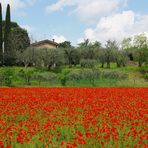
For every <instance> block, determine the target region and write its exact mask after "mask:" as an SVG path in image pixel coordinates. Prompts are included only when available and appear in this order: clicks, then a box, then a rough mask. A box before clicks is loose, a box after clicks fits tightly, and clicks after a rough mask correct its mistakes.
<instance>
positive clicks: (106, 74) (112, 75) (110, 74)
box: [102, 71, 128, 80]
mask: <svg viewBox="0 0 148 148" xmlns="http://www.w3.org/2000/svg"><path fill="white" fill-rule="evenodd" d="M102 77H103V78H105V79H114V80H119V79H126V78H127V77H128V74H127V73H121V72H117V71H103V73H102Z"/></svg>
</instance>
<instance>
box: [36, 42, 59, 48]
mask: <svg viewBox="0 0 148 148" xmlns="http://www.w3.org/2000/svg"><path fill="white" fill-rule="evenodd" d="M34 47H36V48H50V49H51V48H57V47H56V46H55V45H52V44H49V43H43V44H41V45H35V46H34Z"/></svg>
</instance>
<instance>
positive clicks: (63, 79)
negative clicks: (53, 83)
mask: <svg viewBox="0 0 148 148" xmlns="http://www.w3.org/2000/svg"><path fill="white" fill-rule="evenodd" d="M69 73H70V70H69V69H64V70H63V71H62V73H61V75H60V76H59V79H60V82H61V85H62V86H66V82H67V75H68V74H69Z"/></svg>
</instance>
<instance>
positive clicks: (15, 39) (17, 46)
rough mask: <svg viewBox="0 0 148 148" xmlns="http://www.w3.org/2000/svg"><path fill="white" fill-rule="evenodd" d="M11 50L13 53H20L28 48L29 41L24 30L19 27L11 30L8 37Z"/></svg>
mask: <svg viewBox="0 0 148 148" xmlns="http://www.w3.org/2000/svg"><path fill="white" fill-rule="evenodd" d="M9 40H10V42H11V48H13V49H14V51H20V52H21V53H22V52H23V51H24V50H25V49H26V48H27V47H29V46H30V39H29V36H28V33H27V31H26V30H25V29H22V28H21V27H15V28H12V29H11V36H10V39H9Z"/></svg>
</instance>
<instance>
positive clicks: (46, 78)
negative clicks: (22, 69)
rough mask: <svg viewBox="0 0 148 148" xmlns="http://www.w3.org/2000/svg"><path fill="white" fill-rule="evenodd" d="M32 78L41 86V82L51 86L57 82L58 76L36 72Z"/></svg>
mask: <svg viewBox="0 0 148 148" xmlns="http://www.w3.org/2000/svg"><path fill="white" fill-rule="evenodd" d="M32 78H33V79H34V80H36V81H38V83H39V85H41V82H49V84H51V83H53V82H55V81H56V80H57V75H56V74H55V73H51V72H43V73H40V72H35V73H34V74H33V75H32Z"/></svg>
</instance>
